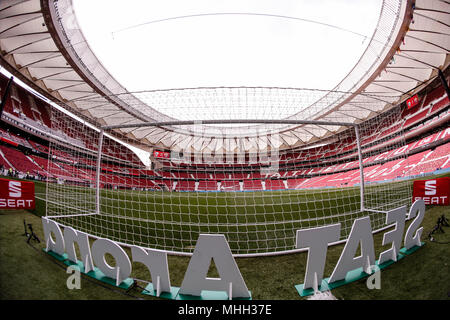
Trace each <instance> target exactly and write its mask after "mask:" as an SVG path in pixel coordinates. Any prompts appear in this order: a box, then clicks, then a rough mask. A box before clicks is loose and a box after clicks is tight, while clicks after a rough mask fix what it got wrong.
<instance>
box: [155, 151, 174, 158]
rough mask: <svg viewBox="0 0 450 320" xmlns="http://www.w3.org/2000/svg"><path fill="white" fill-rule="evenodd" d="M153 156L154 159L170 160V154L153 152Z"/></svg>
mask: <svg viewBox="0 0 450 320" xmlns="http://www.w3.org/2000/svg"><path fill="white" fill-rule="evenodd" d="M153 156H154V157H155V158H163V159H170V152H164V151H158V150H155V151H153Z"/></svg>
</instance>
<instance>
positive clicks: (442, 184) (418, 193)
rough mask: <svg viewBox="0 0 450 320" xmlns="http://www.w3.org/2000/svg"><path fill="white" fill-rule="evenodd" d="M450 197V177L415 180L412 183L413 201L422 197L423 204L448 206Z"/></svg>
mask: <svg viewBox="0 0 450 320" xmlns="http://www.w3.org/2000/svg"><path fill="white" fill-rule="evenodd" d="M449 198H450V178H448V177H446V178H437V179H431V180H417V181H414V185H413V202H414V201H416V200H419V199H423V201H424V202H425V204H433V205H440V206H448V205H449V204H450V202H449Z"/></svg>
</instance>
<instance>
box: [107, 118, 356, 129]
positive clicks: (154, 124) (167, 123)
mask: <svg viewBox="0 0 450 320" xmlns="http://www.w3.org/2000/svg"><path fill="white" fill-rule="evenodd" d="M199 124H315V125H322V126H346V127H355V126H357V124H355V123H351V122H334V121H319V120H273V119H272V120H270V119H269V120H267V119H266V120H255V119H233V120H184V121H181V120H179V121H163V122H141V123H131V124H117V125H111V126H103V127H101V129H102V130H112V129H121V128H123V129H125V128H143V127H165V126H185V125H199Z"/></svg>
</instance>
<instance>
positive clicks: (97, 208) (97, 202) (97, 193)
mask: <svg viewBox="0 0 450 320" xmlns="http://www.w3.org/2000/svg"><path fill="white" fill-rule="evenodd" d="M102 148H103V130H101V131H100V134H99V136H98V153H97V175H96V177H95V211H96V213H97V214H100V173H101V167H100V164H101V162H102V161H101V160H102Z"/></svg>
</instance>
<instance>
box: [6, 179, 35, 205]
mask: <svg viewBox="0 0 450 320" xmlns="http://www.w3.org/2000/svg"><path fill="white" fill-rule="evenodd" d="M34 207H35V197H34V182H30V181H16V180H9V179H0V209H34Z"/></svg>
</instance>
